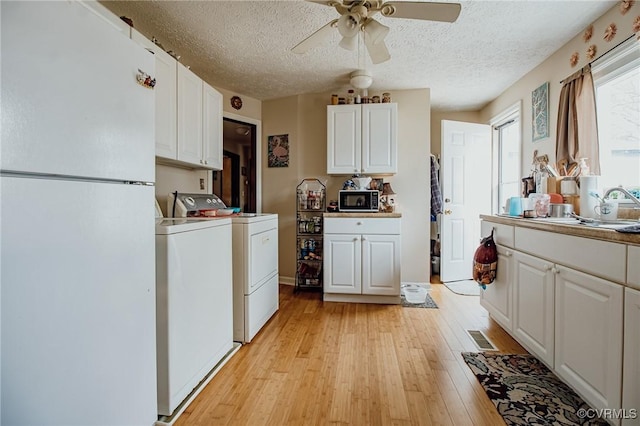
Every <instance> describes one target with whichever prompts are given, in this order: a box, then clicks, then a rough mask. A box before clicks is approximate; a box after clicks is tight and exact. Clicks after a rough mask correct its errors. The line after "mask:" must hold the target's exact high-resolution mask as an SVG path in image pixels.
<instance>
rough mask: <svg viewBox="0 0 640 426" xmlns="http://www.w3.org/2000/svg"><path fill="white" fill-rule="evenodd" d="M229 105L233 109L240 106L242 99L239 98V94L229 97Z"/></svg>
mask: <svg viewBox="0 0 640 426" xmlns="http://www.w3.org/2000/svg"><path fill="white" fill-rule="evenodd" d="M231 106H232V107H233V108H235V109H240V108H242V99H240V96H234V97H232V98H231Z"/></svg>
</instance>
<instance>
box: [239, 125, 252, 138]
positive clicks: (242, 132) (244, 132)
mask: <svg viewBox="0 0 640 426" xmlns="http://www.w3.org/2000/svg"><path fill="white" fill-rule="evenodd" d="M236 133H237V134H239V135H240V136H248V135H249V133H251V129H250V128H249V127H247V126H238V127H236Z"/></svg>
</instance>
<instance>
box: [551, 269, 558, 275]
mask: <svg viewBox="0 0 640 426" xmlns="http://www.w3.org/2000/svg"><path fill="white" fill-rule="evenodd" d="M551 272H553V273H554V274H559V273H560V270H559V269H558V268H551Z"/></svg>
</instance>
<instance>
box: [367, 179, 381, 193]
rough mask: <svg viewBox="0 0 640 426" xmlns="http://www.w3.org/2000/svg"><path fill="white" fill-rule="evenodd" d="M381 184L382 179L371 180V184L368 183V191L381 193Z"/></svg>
mask: <svg viewBox="0 0 640 426" xmlns="http://www.w3.org/2000/svg"><path fill="white" fill-rule="evenodd" d="M383 183H384V179H382V178H374V179H371V182H369V189H377V190H378V191H380V192H382V185H383Z"/></svg>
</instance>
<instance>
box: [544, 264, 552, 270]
mask: <svg viewBox="0 0 640 426" xmlns="http://www.w3.org/2000/svg"><path fill="white" fill-rule="evenodd" d="M543 268H544V270H545V271H550V270H552V269H553V266H551V265H546V264H545V265H544V266H543Z"/></svg>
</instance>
